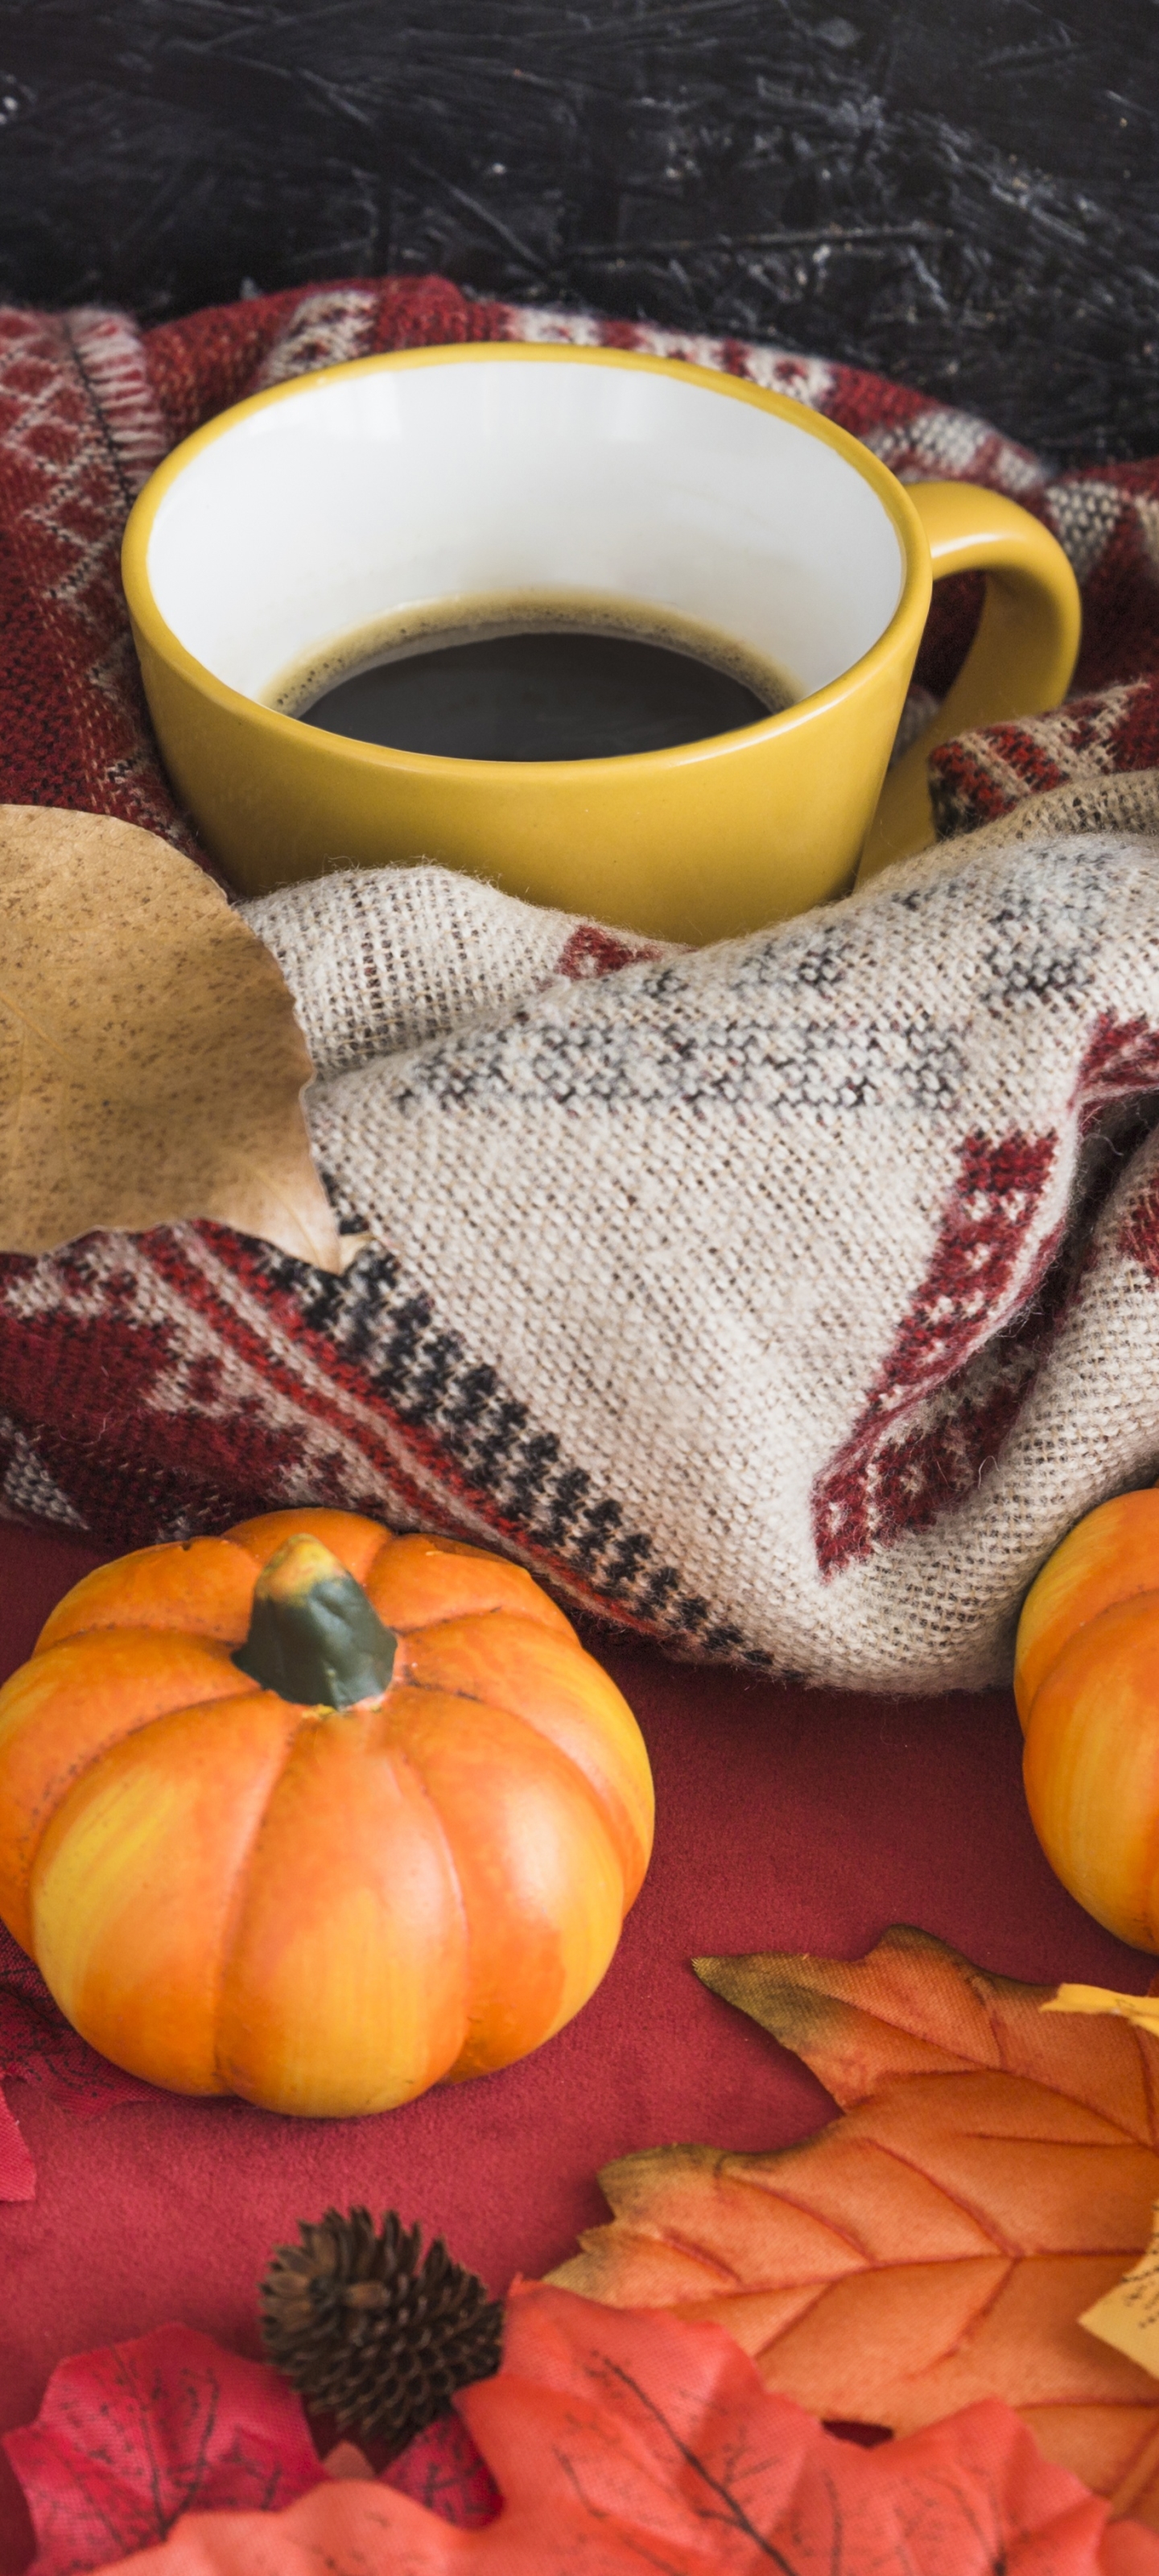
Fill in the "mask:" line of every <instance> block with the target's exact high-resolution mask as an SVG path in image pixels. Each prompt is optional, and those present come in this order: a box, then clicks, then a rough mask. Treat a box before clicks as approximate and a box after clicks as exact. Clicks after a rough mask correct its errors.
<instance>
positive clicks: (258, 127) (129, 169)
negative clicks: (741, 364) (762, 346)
mask: <svg viewBox="0 0 1159 2576" xmlns="http://www.w3.org/2000/svg"><path fill="white" fill-rule="evenodd" d="M1157 73H1159V0H1062V5H1054V6H1043V5H1039V0H841V5H840V10H839V11H838V10H836V9H834V8H832V7H831V6H828V5H827V0H668V5H661V0H595V5H592V6H590V7H587V8H578V7H570V6H564V5H560V0H411V5H409V6H407V5H401V0H5V5H3V6H0V291H4V292H6V293H7V294H8V295H9V296H15V297H17V298H19V299H27V300H38V301H47V302H53V303H56V302H63V301H66V300H67V301H76V300H78V299H83V298H100V299H112V300H118V301H123V302H126V303H128V304H130V305H131V306H133V307H135V308H136V309H137V310H138V311H139V312H140V313H141V314H142V316H144V317H146V318H148V319H158V318H161V317H163V316H166V315H169V314H172V313H177V312H182V311H186V310H189V309H190V308H192V307H194V306H196V305H198V304H201V303H205V302H208V301H212V300H216V299H219V298H227V297H231V296H234V295H236V294H238V292H239V291H240V290H241V289H242V288H243V283H244V282H246V281H248V282H249V283H250V284H251V285H255V286H257V287H259V288H263V289H264V288H270V287H275V286H282V285H289V284H294V283H297V282H299V281H302V280H304V279H306V278H309V277H314V276H325V275H330V276H334V275H340V274H345V275H351V274H365V273H371V272H374V271H377V270H381V269H385V268H389V267H400V268H405V269H411V270H420V269H425V268H440V269H443V270H444V271H447V272H449V274H450V275H451V276H453V277H455V278H457V279H458V280H459V281H460V282H461V283H462V284H465V285H467V286H469V287H472V288H474V289H476V290H478V291H480V292H484V293H502V294H505V295H513V296H519V297H523V298H527V299H530V300H533V301H539V302H545V301H555V300H560V301H568V302H579V301H583V302H587V303H591V304H594V305H596V306H597V307H599V308H601V309H603V310H605V311H608V312H616V313H629V314H637V313H639V314H651V315H653V316H656V317H658V318H659V319H661V320H663V321H666V322H669V323H674V324H677V325H680V326H682V327H691V326H695V327H701V328H707V329H715V330H728V331H736V332H739V333H745V334H754V335H762V336H766V337H770V338H775V339H778V340H780V341H782V342H783V343H787V344H788V345H790V346H792V347H798V348H815V349H819V350H823V351H828V352H831V353H833V354H836V355H838V356H842V357H845V358H848V359H851V360H854V361H856V362H860V363H862V364H866V365H869V366H874V367H881V368H884V369H886V370H887V371H889V372H891V373H893V374H895V375H899V376H901V377H903V378H906V379H907V380H909V381H910V382H913V383H916V384H919V385H922V386H924V387H925V388H927V389H928V390H929V391H931V392H934V393H939V394H944V395H946V396H947V397H949V398H952V399H954V400H956V401H960V402H964V403H966V404H968V405H970V406H972V407H974V408H975V409H978V410H981V411H984V412H987V413H989V414H990V415H991V416H992V417H994V418H997V419H998V420H1000V421H1001V423H1002V424H1003V426H1004V427H1006V428H1007V429H1009V430H1011V431H1012V432H1013V433H1014V434H1015V435H1017V436H1021V437H1023V438H1025V439H1028V440H1030V441H1031V442H1032V443H1034V444H1035V445H1039V446H1043V447H1045V448H1047V449H1048V450H1049V451H1050V452H1051V453H1053V454H1054V455H1055V456H1056V457H1059V458H1079V457H1096V456H1100V455H1129V454H1141V453H1144V452H1146V451H1147V450H1149V449H1155V448H1159V149H1157V144H1159V78H1157Z"/></svg>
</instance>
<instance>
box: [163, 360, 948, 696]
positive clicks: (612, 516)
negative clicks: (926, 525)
mask: <svg viewBox="0 0 1159 2576" xmlns="http://www.w3.org/2000/svg"><path fill="white" fill-rule="evenodd" d="M569 355H570V353H569ZM722 395H723V398H722ZM147 560H148V574H149V580H150V585H151V588H152V591H153V596H154V598H155V600H156V604H157V606H158V608H159V610H160V612H161V615H162V616H163V617H164V618H165V620H166V622H167V624H168V625H169V627H170V629H171V630H172V632H173V634H174V635H175V636H176V637H177V639H178V641H179V642H180V643H181V644H182V645H183V646H184V647H185V649H186V651H187V652H189V653H191V654H192V655H193V657H194V658H195V660H197V661H198V662H200V663H201V664H202V665H203V666H204V667H205V668H206V669H207V670H208V671H210V672H211V673H212V674H213V675H214V677H215V678H216V679H218V680H219V681H222V682H224V683H225V684H226V686H227V687H229V688H231V689H235V690H237V691H238V692H240V694H241V695H242V696H243V697H247V698H252V699H257V700H259V701H264V700H266V699H267V697H268V694H269V692H270V691H271V689H272V688H274V687H275V686H276V683H277V680H278V678H279V676H280V675H281V674H283V673H285V672H286V670H287V669H288V668H290V667H291V666H293V665H294V664H296V663H298V662H300V661H302V660H304V659H305V658H306V657H307V656H310V655H312V654H314V653H318V652H322V651H324V650H325V648H326V647H327V646H329V645H331V644H332V643H333V642H334V641H335V640H337V639H339V638H341V637H342V636H344V635H347V634H350V633H352V632H355V631H357V630H358V629H360V628H364V627H366V626H368V625H370V624H371V623H372V622H373V621H376V620H378V619H381V618H384V617H387V616H389V615H390V614H392V613H394V612H398V611H402V610H405V609H409V608H413V607H416V606H431V605H434V604H437V603H438V602H439V601H441V600H444V599H446V600H448V601H451V600H458V599H462V598H463V597H464V596H467V595H478V594H490V593H496V592H499V593H502V592H506V591H511V590H517V591H519V590H529V589H531V590H535V589H541V590H542V589H548V590H553V589H566V590H576V589H580V590H587V591H598V592H600V593H603V594H604V595H605V596H606V595H607V594H613V595H614V596H616V597H618V598H622V599H623V600H624V601H625V602H632V601H636V602H638V603H642V604H644V605H646V606H647V607H648V608H658V609H661V610H664V609H668V610H674V611H676V612H677V613H678V614H679V615H681V616H683V617H688V618H693V619H696V620H699V621H702V622H704V623H705V624H707V625H710V626H714V627H716V628H717V629H722V630H723V631H724V632H725V633H726V634H727V635H728V636H730V637H732V638H734V639H735V640H736V641H737V642H739V643H741V644H743V645H745V646H747V647H748V648H749V649H750V650H752V651H753V652H754V653H756V654H758V655H760V656H762V657H763V658H765V659H767V660H770V661H772V662H773V663H775V664H776V665H777V667H778V669H779V670H781V671H782V672H783V673H784V674H785V675H786V678H787V679H788V680H789V681H790V683H791V685H792V687H793V689H794V691H795V693H796V694H798V695H799V696H810V695H812V694H813V693H814V692H815V691H816V690H818V689H822V688H825V687H826V686H827V685H828V684H829V683H830V682H831V681H833V680H836V679H837V678H839V677H840V675H841V674H842V673H843V672H845V671H847V670H849V669H851V668H852V666H853V664H854V663H856V662H858V661H859V660H860V659H861V657H862V655H863V654H865V653H867V652H868V651H869V650H870V648H871V646H872V645H873V644H874V643H876V641H877V639H878V637H879V636H880V635H882V634H883V633H884V631H885V629H886V627H887V626H888V625H889V622H890V619H891V618H892V616H893V614H894V611H895V609H896V607H897V605H898V601H899V599H900V596H901V592H902V587H903V583H904V578H905V563H904V558H903V552H902V545H901V541H900V538H899V535H898V532H897V530H896V528H895V526H894V523H893V520H892V519H891V517H890V514H889V512H888V510H887V509H886V508H885V506H884V504H883V502H882V500H881V499H880V497H879V495H878V493H877V492H876V491H875V490H874V488H873V485H872V484H871V483H870V482H869V481H868V480H867V478H866V477H865V476H863V475H862V474H860V473H859V472H858V471H857V468H856V466H855V465H853V464H852V463H850V461H849V460H848V459H847V458H846V457H845V456H844V455H843V454H842V453H841V452H840V451H839V450H838V449H836V448H834V447H832V446H830V445H829V444H828V443H827V442H826V441H825V440H824V439H823V438H820V437H818V436H816V435H815V434H812V433H811V432H810V431H809V429H808V428H807V427H806V426H805V425H804V421H803V422H802V425H801V426H800V427H798V425H797V423H796V422H795V421H794V420H789V419H785V418H784V417H783V416H782V415H781V414H779V413H777V412H774V411H771V410H766V409H765V408H763V407H762V406H760V405H757V404H754V403H750V402H744V401H736V400H733V399H730V398H728V395H727V392H726V391H725V390H724V389H723V388H722V390H721V391H717V389H716V388H714V387H711V386H706V385H704V384H703V383H698V382H697V381H695V380H694V379H691V378H688V377H684V376H682V375H681V374H680V373H679V372H678V371H677V370H676V369H673V370H672V371H671V372H664V373H661V372H658V371H657V370H655V369H653V368H650V367H636V366H633V365H631V364H630V363H629V364H627V365H609V364H607V363H602V364H601V363H600V362H599V361H598V360H596V361H594V362H593V360H592V359H590V358H585V357H584V356H583V354H582V353H580V352H576V353H575V356H574V361H573V362H572V363H566V362H564V363H561V362H560V361H559V360H554V361H548V362H544V361H541V360H536V359H533V358H525V359H517V358H514V357H507V356H504V357H503V358H501V359H500V358H492V359H486V358H482V357H477V356H475V355H474V354H472V355H471V357H470V358H469V360H467V361H466V362H465V363H464V362H462V361H459V362H456V361H455V360H454V359H450V360H448V361H446V362H443V363H436V364H431V365H417V366H392V365H390V364H389V363H386V364H382V363H379V362H376V361H374V360H367V361H364V362H363V363H362V364H361V365H359V366H356V367H354V368H351V369H349V370H346V371H343V372H342V373H339V374H335V375H332V376H328V377H321V378H318V379H313V380H312V379H310V378H306V379H304V380H303V382H302V384H301V385H300V386H298V387H295V389H294V391H293V392H291V393H288V394H286V395H284V396H282V397H281V398H280V399H278V400H277V401H275V402H272V403H268V404H264V405H259V406H257V407H255V408H254V409H252V410H248V411H243V413H242V414H241V416H240V417H239V418H238V419H237V420H235V421H232V422H230V423H229V425H228V426H227V427H225V428H224V429H223V430H222V431H221V432H220V433H219V434H218V435H217V436H216V437H213V438H212V439H210V440H209V441H207V443H206V444H205V445H204V446H202V447H200V448H199V449H198V450H197V451H196V452H195V453H194V454H193V455H192V456H191V457H190V459H189V461H188V463H187V464H186V465H185V467H184V468H183V470H182V471H181V472H180V473H179V474H178V475H177V476H176V477H175V478H174V480H173V482H172V483H171V484H170V486H169V489H168V491H167V492H166V493H165V494H164V495H163V497H162V499H161V502H160V505H159V507H158V510H157V513H156V517H155V520H154V523H153V528H152V533H151V536H150V540H149V550H148V559H147Z"/></svg>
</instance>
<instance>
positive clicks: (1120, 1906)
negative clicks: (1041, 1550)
mask: <svg viewBox="0 0 1159 2576" xmlns="http://www.w3.org/2000/svg"><path fill="white" fill-rule="evenodd" d="M1014 1694H1015V1698H1016V1700H1017V1703H1018V1714H1019V1716H1020V1718H1021V1720H1022V1728H1023V1733H1024V1735H1025V1737H1026V1744H1025V1748H1024V1758H1023V1778H1024V1781H1025V1784H1026V1797H1027V1803H1028V1805H1029V1808H1030V1813H1031V1817H1032V1820H1033V1823H1034V1830H1035V1832H1036V1834H1037V1835H1038V1839H1039V1841H1040V1843H1041V1844H1042V1848H1043V1850H1044V1852H1045V1853H1046V1856H1047V1859H1048V1860H1049V1862H1050V1865H1051V1868H1052V1869H1053V1870H1055V1871H1056V1872H1057V1875H1058V1876H1059V1878H1061V1880H1062V1882H1063V1885H1064V1887H1068V1888H1069V1889H1070V1892H1071V1895H1072V1896H1077V1898H1078V1901H1079V1904H1080V1905H1084V1906H1085V1907H1086V1910H1087V1912H1088V1914H1093V1915H1094V1916H1095V1917H1096V1919H1097V1921H1098V1922H1100V1923H1105V1925H1106V1927H1107V1930H1108V1931H1109V1932H1117V1933H1118V1935H1119V1938H1120V1940H1122V1941H1130V1942H1133V1943H1134V1945H1135V1947H1136V1948H1137V1949H1141V1950H1159V1490H1156V1488H1154V1487H1150V1486H1149V1487H1147V1488H1146V1489H1145V1490H1144V1491H1142V1492H1140V1493H1135V1494H1121V1495H1119V1496H1118V1497H1117V1499H1116V1500H1115V1501H1114V1502H1110V1503H1100V1505H1099V1507H1098V1509H1097V1511H1093V1512H1089V1513H1088V1514H1087V1517H1086V1519H1085V1520H1081V1521H1079V1523H1078V1525H1077V1527H1076V1528H1074V1529H1073V1530H1072V1531H1071V1532H1070V1535H1069V1537H1067V1538H1065V1539H1064V1540H1063V1542H1062V1544H1061V1546H1060V1547H1058V1548H1056V1549H1055V1552H1054V1555H1053V1556H1052V1557H1049V1558H1048V1560H1047V1563H1046V1564H1045V1565H1044V1566H1043V1569H1042V1572H1041V1574H1040V1575H1039V1576H1038V1578H1037V1580H1036V1582H1034V1583H1033V1584H1032V1585H1031V1588H1030V1591H1029V1592H1028V1594H1027V1596H1026V1603H1025V1606H1024V1609H1023V1612H1022V1617H1021V1620H1020V1621H1019V1627H1018V1639H1017V1645H1016V1648H1015V1669H1014Z"/></svg>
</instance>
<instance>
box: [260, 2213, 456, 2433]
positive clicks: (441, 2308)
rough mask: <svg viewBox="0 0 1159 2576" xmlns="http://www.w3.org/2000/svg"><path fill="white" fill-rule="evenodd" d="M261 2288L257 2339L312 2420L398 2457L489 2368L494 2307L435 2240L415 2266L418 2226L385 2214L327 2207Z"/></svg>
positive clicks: (283, 2251) (304, 2226)
mask: <svg viewBox="0 0 1159 2576" xmlns="http://www.w3.org/2000/svg"><path fill="white" fill-rule="evenodd" d="M298 2232H299V2235H300V2236H301V2239H302V2242H301V2245H300V2246H299V2245H280V2246H279V2247H278V2250H277V2252H276V2254H275V2255H274V2258H273V2261H272V2263H271V2264H270V2267H269V2270H268V2271H267V2273H266V2276H265V2279H264V2281H263V2283H262V2292H261V2298H262V2339H263V2341H264V2344H265V2348H266V2352H267V2354H268V2356H269V2358H270V2360H271V2361H272V2362H273V2363H274V2365H275V2367H276V2368H277V2369H278V2370H280V2371H282V2372H283V2373H284V2375H285V2377H286V2378H287V2379H288V2380H289V2381H290V2383H291V2385H292V2386H293V2387H294V2388H296V2389H297V2390H298V2392H299V2394H300V2395H301V2396H302V2397H304V2398H305V2399H306V2402H307V2404H308V2405H310V2406H312V2407H313V2408H314V2409H315V2410H316V2412H317V2413H319V2414H327V2415H333V2416H334V2418H335V2420H336V2422H337V2423H338V2424H339V2425H340V2426H342V2427H350V2426H356V2427H357V2428H358V2430H359V2431H360V2432H363V2433H365V2434H367V2435H369V2436H371V2437H377V2438H382V2439H385V2440H386V2442H388V2443H389V2445H390V2447H391V2449H392V2450H393V2451H398V2450H401V2449H402V2448H403V2446H404V2444H405V2443H407V2442H409V2440H410V2438H411V2435H412V2434H413V2433H418V2432H421V2430H422V2428H423V2425H424V2424H429V2423H431V2422H432V2421H433V2419H434V2417H435V2416H436V2415H441V2414H442V2413H443V2411H444V2409H445V2408H446V2407H447V2406H448V2405H449V2403H450V2400H451V2398H452V2397H453V2395H454V2393H455V2390H456V2389H457V2388H465V2387H466V2386H467V2385H468V2382H469V2381H471V2380H472V2379H489V2378H490V2377H491V2374H492V2372H493V2371H496V2370H498V2367H499V2357H500V2350H501V2345H502V2332H503V2309H502V2305H501V2302H500V2301H499V2300H497V2299H488V2296H487V2292H486V2290H485V2288H484V2286H483V2283H482V2281H480V2280H479V2279H478V2278H477V2276H476V2274H475V2273H474V2272H465V2271H464V2270H463V2267H462V2264H461V2263H452V2261H451V2258H450V2256H449V2254H448V2252H447V2249H446V2246H445V2245H444V2243H443V2241H442V2238H441V2237H436V2239H435V2242H434V2244H433V2245H432V2246H431V2248H430V2250H429V2252H428V2253H427V2254H426V2255H425V2256H424V2257H423V2259H422V2260H421V2261H420V2259H419V2249H420V2245H421V2242H422V2238H421V2234H420V2231H419V2229H418V2228H417V2227H412V2228H410V2229H409V2230H406V2229H404V2228H403V2227H402V2225H401V2223H400V2221H399V2219H398V2217H397V2216H396V2214H395V2212H394V2210H393V2209H392V2210H389V2211H388V2212H387V2215H386V2217H385V2218H384V2219H383V2222H382V2226H381V2228H380V2229H379V2231H378V2233H377V2234H376V2233H375V2229H374V2222H373V2220H372V2218H371V2215H370V2212H369V2210H368V2209H352V2210H351V2212H350V2215H349V2217H348V2218H343V2217H342V2215H341V2213H340V2211H338V2210H337V2209H328V2210H327V2212H326V2215H325V2217H324V2218H323V2219H321V2220H320V2221H319V2223H318V2225H317V2226H310V2225H309V2224H308V2223H307V2222H306V2221H305V2220H304V2219H303V2220H302V2221H300V2222H299V2229H298Z"/></svg>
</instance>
